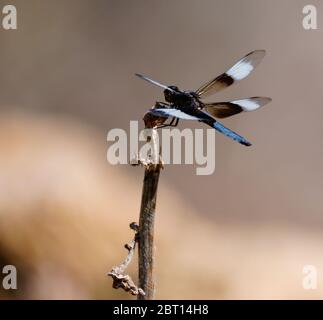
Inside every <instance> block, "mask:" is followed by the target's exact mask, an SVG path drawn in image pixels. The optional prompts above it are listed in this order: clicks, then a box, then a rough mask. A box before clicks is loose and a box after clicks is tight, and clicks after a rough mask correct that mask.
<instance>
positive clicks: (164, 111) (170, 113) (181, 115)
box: [149, 108, 201, 120]
mask: <svg viewBox="0 0 323 320" xmlns="http://www.w3.org/2000/svg"><path fill="white" fill-rule="evenodd" d="M149 112H151V113H152V114H154V115H156V116H159V117H175V118H178V119H183V120H201V118H200V117H198V116H193V115H190V114H187V113H185V112H183V111H181V110H179V109H175V108H174V109H171V108H161V109H150V110H149Z"/></svg>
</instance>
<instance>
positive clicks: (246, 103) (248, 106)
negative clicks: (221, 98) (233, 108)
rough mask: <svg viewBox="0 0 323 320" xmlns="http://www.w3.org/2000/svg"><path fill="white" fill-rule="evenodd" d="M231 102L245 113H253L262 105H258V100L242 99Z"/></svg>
mask: <svg viewBox="0 0 323 320" xmlns="http://www.w3.org/2000/svg"><path fill="white" fill-rule="evenodd" d="M231 102H232V103H234V104H237V105H238V106H240V107H241V108H242V109H243V110H244V111H253V110H256V109H258V108H259V107H260V104H259V103H258V101H257V100H251V99H242V100H234V101H231Z"/></svg>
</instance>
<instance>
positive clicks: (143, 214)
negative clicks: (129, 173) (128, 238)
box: [138, 165, 160, 300]
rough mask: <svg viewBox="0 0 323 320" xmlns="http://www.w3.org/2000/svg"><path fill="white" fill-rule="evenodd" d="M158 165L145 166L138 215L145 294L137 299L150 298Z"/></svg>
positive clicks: (141, 284)
mask: <svg viewBox="0 0 323 320" xmlns="http://www.w3.org/2000/svg"><path fill="white" fill-rule="evenodd" d="M159 174H160V165H157V166H152V167H146V169H145V177H144V183H143V189H142V198H141V209H140V217H139V287H140V288H142V289H143V291H144V292H145V295H141V294H139V295H138V300H152V299H154V296H155V280H154V222H155V210H156V197H157V187H158V181H159Z"/></svg>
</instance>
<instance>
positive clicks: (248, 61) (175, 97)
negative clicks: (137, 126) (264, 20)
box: [136, 50, 272, 146]
mask: <svg viewBox="0 0 323 320" xmlns="http://www.w3.org/2000/svg"><path fill="white" fill-rule="evenodd" d="M265 54H266V51H265V50H255V51H252V52H250V53H248V54H247V55H246V56H244V57H243V58H242V59H240V60H239V61H237V62H236V63H235V64H234V65H233V66H232V67H231V68H230V69H228V70H227V71H226V72H224V73H222V74H221V75H219V76H217V77H216V78H214V79H212V80H210V81H208V82H207V83H205V84H203V85H202V86H201V87H200V88H199V89H197V90H196V91H182V90H180V89H179V88H178V87H177V86H174V85H169V86H167V85H164V84H162V83H160V82H157V81H155V80H152V79H150V78H148V77H146V76H143V75H141V74H138V73H136V76H137V77H139V78H141V79H143V80H145V81H148V82H149V83H151V84H153V85H156V86H158V87H160V88H163V89H164V97H165V101H166V102H156V103H155V105H154V106H153V107H152V108H151V109H149V110H148V111H147V112H146V114H145V115H144V122H145V125H146V127H150V128H156V129H159V128H164V127H176V126H177V125H178V123H179V120H181V119H182V120H196V121H199V122H203V123H205V124H207V125H209V126H211V127H212V128H214V129H215V130H217V131H218V132H220V133H222V134H224V135H225V136H227V137H229V138H231V139H233V140H235V141H237V142H239V143H240V144H242V145H245V146H251V143H250V142H249V141H248V140H247V139H245V138H244V137H242V136H240V135H239V134H237V133H235V132H234V131H232V130H231V129H229V128H227V127H225V126H224V125H223V124H222V123H221V122H219V121H218V120H217V119H223V118H227V117H231V116H233V115H235V114H238V113H241V112H246V111H247V112H248V111H254V110H257V109H258V108H260V107H262V106H264V105H265V104H267V103H269V102H270V101H271V100H272V99H271V98H268V97H250V98H245V99H238V100H232V101H227V102H211V103H205V102H203V101H202V100H201V99H203V98H206V97H209V96H211V95H212V94H215V93H218V92H220V91H221V90H223V89H225V88H227V87H229V86H231V85H233V84H234V83H236V82H238V81H240V80H242V79H244V78H246V77H247V76H248V75H249V74H250V73H251V72H252V71H253V70H254V69H255V68H256V66H257V65H258V64H259V63H260V61H261V60H262V59H263V58H264V56H265ZM168 119H170V120H169V122H168V123H167V120H168Z"/></svg>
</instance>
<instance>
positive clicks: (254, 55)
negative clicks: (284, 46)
mask: <svg viewBox="0 0 323 320" xmlns="http://www.w3.org/2000/svg"><path fill="white" fill-rule="evenodd" d="M265 54H266V52H265V50H255V51H252V52H250V53H249V54H247V55H246V56H245V57H243V58H242V59H241V60H239V61H238V62H237V63H236V64H235V65H234V66H233V67H232V68H230V69H229V70H228V71H227V72H226V74H227V75H229V76H231V77H232V78H233V79H234V80H236V81H238V80H242V79H244V78H245V77H247V76H248V75H249V74H250V72H251V71H252V70H253V69H254V68H256V66H257V65H258V64H259V62H260V61H261V60H262V59H263V57H264V56H265Z"/></svg>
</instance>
